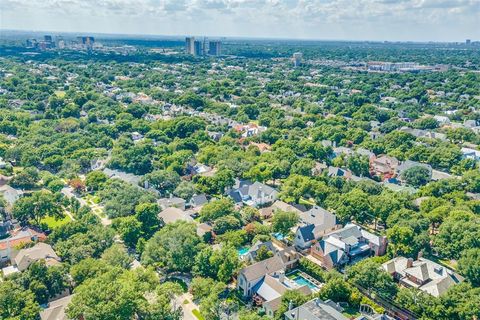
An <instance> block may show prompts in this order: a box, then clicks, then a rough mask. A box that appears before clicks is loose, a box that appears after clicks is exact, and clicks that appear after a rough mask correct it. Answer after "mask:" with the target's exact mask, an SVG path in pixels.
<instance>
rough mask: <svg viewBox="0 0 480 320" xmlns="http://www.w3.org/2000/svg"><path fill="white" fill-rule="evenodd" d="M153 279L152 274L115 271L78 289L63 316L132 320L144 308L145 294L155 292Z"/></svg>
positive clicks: (103, 319) (116, 269)
mask: <svg viewBox="0 0 480 320" xmlns="http://www.w3.org/2000/svg"><path fill="white" fill-rule="evenodd" d="M148 272H151V273H152V274H151V275H148V274H142V273H148ZM155 279H156V277H155V274H154V273H153V271H142V270H139V271H126V270H122V269H120V268H114V269H112V270H110V271H108V272H106V273H104V274H102V275H100V276H98V277H96V278H93V279H90V280H87V281H85V282H84V283H82V284H81V285H80V286H78V287H77V288H76V289H75V295H74V296H73V298H72V301H71V303H70V304H69V306H68V307H67V310H66V313H67V315H68V317H70V318H72V319H78V318H81V317H84V316H88V317H91V318H93V319H99V320H107V319H112V316H114V319H118V320H122V319H123V320H131V319H132V318H133V317H134V316H135V315H136V314H137V313H139V312H140V311H141V310H142V308H143V306H144V305H145V303H146V300H145V297H144V294H145V293H146V292H149V291H153V290H154V287H155V285H156V284H155V282H154V280H155ZM157 281H158V280H157Z"/></svg>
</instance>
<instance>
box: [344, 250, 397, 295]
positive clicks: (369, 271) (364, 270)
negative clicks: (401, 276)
mask: <svg viewBox="0 0 480 320" xmlns="http://www.w3.org/2000/svg"><path fill="white" fill-rule="evenodd" d="M346 274H347V278H348V280H349V281H351V282H353V283H354V284H355V285H358V286H360V287H362V288H364V289H366V290H373V291H374V292H376V293H378V294H380V295H382V296H384V297H394V296H395V294H396V293H397V285H396V284H395V282H394V281H393V278H392V277H391V276H390V275H389V274H388V273H386V272H385V271H384V270H383V269H382V268H381V265H380V264H379V263H377V262H375V261H373V260H372V259H365V260H363V261H360V262H359V263H356V264H354V265H352V266H350V267H349V268H347V272H346Z"/></svg>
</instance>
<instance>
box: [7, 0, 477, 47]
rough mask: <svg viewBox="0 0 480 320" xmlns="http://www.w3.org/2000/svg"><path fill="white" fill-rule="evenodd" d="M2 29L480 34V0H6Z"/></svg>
mask: <svg viewBox="0 0 480 320" xmlns="http://www.w3.org/2000/svg"><path fill="white" fill-rule="evenodd" d="M0 15H1V16H0V18H1V19H0V29H13V30H29V31H47V30H48V31H54V32H83V33H87V32H90V33H114V34H115V33H116V34H145V35H147V34H148V35H187V34H191V35H208V36H225V37H229V36H230V37H264V38H292V39H323V40H392V41H464V40H465V39H472V40H480V0H0Z"/></svg>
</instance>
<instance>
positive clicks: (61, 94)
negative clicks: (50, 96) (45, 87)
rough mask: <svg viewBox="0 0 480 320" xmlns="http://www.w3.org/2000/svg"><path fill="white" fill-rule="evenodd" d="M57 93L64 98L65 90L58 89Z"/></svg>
mask: <svg viewBox="0 0 480 320" xmlns="http://www.w3.org/2000/svg"><path fill="white" fill-rule="evenodd" d="M55 95H56V96H57V97H59V98H64V97H65V91H61V90H57V91H55Z"/></svg>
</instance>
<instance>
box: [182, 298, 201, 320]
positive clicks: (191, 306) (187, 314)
mask: <svg viewBox="0 0 480 320" xmlns="http://www.w3.org/2000/svg"><path fill="white" fill-rule="evenodd" d="M187 301H188V303H184V302H187ZM177 305H180V306H182V308H183V319H184V320H198V319H197V317H196V316H195V315H194V314H193V310H195V309H197V310H198V309H199V308H198V306H197V305H196V304H195V303H194V302H193V301H192V295H191V294H190V293H188V292H187V293H184V294H182V295H181V296H179V297H178V298H177Z"/></svg>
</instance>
